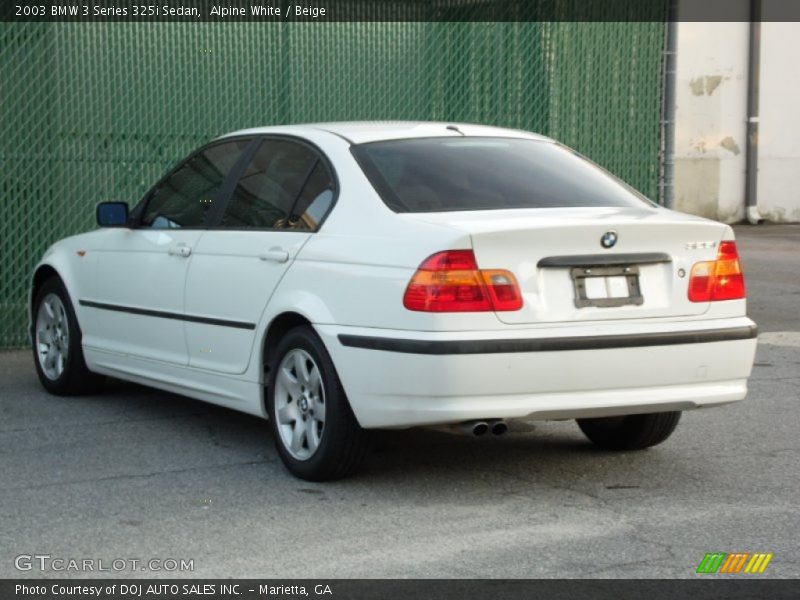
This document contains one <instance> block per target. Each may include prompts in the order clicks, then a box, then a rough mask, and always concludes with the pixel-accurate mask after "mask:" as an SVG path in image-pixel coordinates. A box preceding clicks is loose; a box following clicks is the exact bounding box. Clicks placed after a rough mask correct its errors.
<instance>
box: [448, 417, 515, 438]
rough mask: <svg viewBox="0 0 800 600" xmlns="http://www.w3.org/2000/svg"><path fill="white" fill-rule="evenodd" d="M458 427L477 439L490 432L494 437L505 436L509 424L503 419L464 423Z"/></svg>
mask: <svg viewBox="0 0 800 600" xmlns="http://www.w3.org/2000/svg"><path fill="white" fill-rule="evenodd" d="M457 427H458V429H460V430H461V431H462V432H464V433H466V434H468V435H474V436H476V437H479V436H482V435H486V434H487V433H489V432H491V433H492V435H503V434H504V433H505V432H506V431H508V423H506V422H505V421H503V419H487V420H485V421H484V420H475V421H464V422H463V423H459V424H458V426H457Z"/></svg>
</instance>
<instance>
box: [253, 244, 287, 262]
mask: <svg viewBox="0 0 800 600" xmlns="http://www.w3.org/2000/svg"><path fill="white" fill-rule="evenodd" d="M258 258H260V259H261V260H269V261H272V262H277V263H285V262H286V261H287V260H289V253H288V252H286V250H284V249H283V248H279V247H277V246H276V247H275V248H270V249H269V250H267V251H266V252H262V253H261V254H259V255H258Z"/></svg>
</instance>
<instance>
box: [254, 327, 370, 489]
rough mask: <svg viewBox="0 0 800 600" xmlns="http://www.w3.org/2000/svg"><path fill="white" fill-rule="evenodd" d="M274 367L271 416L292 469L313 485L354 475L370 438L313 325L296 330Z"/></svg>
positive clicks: (280, 450)
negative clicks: (317, 482) (353, 409)
mask: <svg viewBox="0 0 800 600" xmlns="http://www.w3.org/2000/svg"><path fill="white" fill-rule="evenodd" d="M270 364H271V365H272V367H271V368H270V374H269V381H268V387H267V411H268V412H269V418H270V423H271V427H272V433H273V436H274V437H275V445H276V447H277V450H278V454H279V455H280V457H281V460H282V461H283V463H284V464H285V465H286V467H287V468H288V469H289V470H290V471H291V472H292V473H293V474H294V475H296V476H297V477H300V478H301V479H306V480H308V481H326V480H332V479H340V478H342V477H346V476H348V475H350V474H352V473H354V472H355V471H356V469H357V468H358V466H359V465H360V463H361V461H362V460H363V458H364V456H365V455H366V452H367V450H368V445H369V442H368V433H367V432H366V431H365V430H364V429H362V428H361V427H360V426H359V424H358V422H357V421H356V418H355V415H354V414H353V411H352V409H351V408H350V403H349V402H348V401H347V396H345V393H344V390H343V389H342V384H341V382H340V381H339V377H338V375H337V374H336V369H335V368H334V366H333V362H332V361H331V358H330V356H329V355H328V352H327V350H326V349H325V346H324V345H323V343H322V340H320V339H319V337H318V336H317V334H316V332H315V331H314V330H313V329H312V328H311V327H310V326H307V325H306V326H302V327H296V328H294V329H292V330H290V331H289V332H288V333H286V335H285V336H284V337H283V339H282V340H281V341H280V342H279V343H278V345H277V348H276V349H275V352H274V355H273V356H272V357H271V360H270Z"/></svg>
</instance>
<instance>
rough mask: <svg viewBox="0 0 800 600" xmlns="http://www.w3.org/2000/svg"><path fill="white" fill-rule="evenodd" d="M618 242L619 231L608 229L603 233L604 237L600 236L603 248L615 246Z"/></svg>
mask: <svg viewBox="0 0 800 600" xmlns="http://www.w3.org/2000/svg"><path fill="white" fill-rule="evenodd" d="M616 243H617V232H616V231H606V232H605V233H604V234H603V237H601V238H600V245H601V246H603V248H613V247H614V244H616Z"/></svg>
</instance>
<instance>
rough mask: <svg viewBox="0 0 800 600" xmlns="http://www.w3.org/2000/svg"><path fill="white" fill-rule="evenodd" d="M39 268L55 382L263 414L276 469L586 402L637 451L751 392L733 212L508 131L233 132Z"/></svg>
mask: <svg viewBox="0 0 800 600" xmlns="http://www.w3.org/2000/svg"><path fill="white" fill-rule="evenodd" d="M97 220H98V223H99V225H100V228H99V229H98V230H96V231H92V232H90V233H85V234H82V235H77V236H74V237H70V238H67V239H64V240H61V241H60V242H57V243H56V244H54V245H53V246H52V247H51V248H50V249H48V250H47V252H46V253H45V255H44V257H43V258H42V260H41V262H40V263H39V264H38V265H37V266H36V269H35V271H34V274H33V279H32V288H31V303H30V310H31V334H32V337H33V340H34V358H35V362H36V369H37V371H38V374H39V378H40V379H41V381H42V384H43V385H44V386H45V387H46V388H47V389H48V390H49V391H51V392H53V393H55V394H76V393H82V392H85V391H87V390H89V389H92V388H94V387H95V386H96V385H97V383H98V381H99V379H100V378H101V377H102V376H103V375H109V376H113V377H117V378H120V379H127V380H131V381H136V382H139V383H143V384H146V385H151V386H153V387H157V388H161V389H164V390H169V391H172V392H178V393H181V394H185V395H187V396H191V397H194V398H198V399H200V400H205V401H208V402H213V403H215V404H219V405H222V406H227V407H230V408H234V409H237V410H241V411H244V412H247V413H251V414H254V415H258V416H261V417H268V418H269V420H270V423H271V427H272V433H273V436H274V438H275V442H276V446H277V449H278V452H279V454H280V456H281V458H282V459H283V461H284V463H285V464H286V466H287V467H288V468H289V470H290V471H291V472H292V473H294V474H295V475H297V476H299V477H302V478H304V479H309V480H325V479H334V478H337V477H342V476H345V475H347V474H349V473H352V472H353V471H354V470H355V468H356V467H357V465H358V463H359V461H360V460H361V458H362V457H363V456H364V454H365V452H366V449H367V446H368V433H369V430H371V429H378V428H405V427H412V426H433V425H435V426H452V427H453V429H454V430H460V431H466V432H469V433H471V434H475V435H481V434H499V433H502V432H503V431H505V428H506V420H510V419H522V418H525V419H565V418H574V419H577V421H578V425H579V426H580V428H581V429H582V430H583V432H584V433H585V434H586V435H587V436H588V438H589V439H590V440H592V441H593V442H594V443H595V444H597V445H598V446H601V447H603V448H608V449H619V450H632V449H639V448H646V447H649V446H653V445H655V444H658V443H660V442H662V441H664V440H665V439H667V437H669V435H670V434H671V433H672V431H673V430H674V429H675V426H676V425H677V423H678V419H679V417H680V414H681V411H683V410H687V409H692V408H698V407H708V406H716V405H720V404H725V403H727V402H734V401H737V400H741V399H743V398H744V397H745V394H746V391H747V377H748V376H749V374H750V370H751V368H752V364H753V358H754V353H755V347H756V339H755V338H756V327H755V324H754V323H753V322H752V321H751V320H750V319H748V318H747V317H746V316H745V287H744V278H743V275H742V270H741V266H740V263H739V257H738V254H737V251H736V244H735V242H734V240H733V231H732V230H731V228H730V227H728V226H726V225H722V224H720V223H716V222H714V221H708V220H705V219H701V218H697V217H692V216H688V215H684V214H679V213H676V212H672V211H669V210H666V209H664V208H661V207H659V206H657V205H654V204H653V203H651V202H650V201H649V200H647V199H646V198H644V197H642V196H640V195H639V194H638V193H637V192H635V191H634V190H632V189H631V188H629V187H628V186H627V185H625V184H624V183H622V182H620V181H619V180H617V179H615V178H614V177H613V176H611V175H609V174H608V173H607V172H605V171H604V170H602V169H600V168H599V167H597V166H596V165H594V164H592V163H591V162H589V161H587V160H586V159H584V158H581V157H580V156H578V155H577V154H576V153H575V152H573V151H571V150H569V149H568V148H565V147H564V146H562V145H560V144H558V143H556V142H554V141H552V140H550V139H547V138H544V137H541V136H538V135H535V134H532V133H526V132H522V131H515V130H507V129H499V128H494V127H485V126H478V125H452V124H444V123H442V124H439V123H331V124H314V125H294V126H287V127H265V128H260V129H250V130H245V131H238V132H236V133H232V134H230V135H227V136H224V137H222V138H219V139H217V140H215V141H213V142H211V143H210V144H208V145H207V146H204V147H203V148H200V149H199V150H197V151H196V152H194V153H193V154H192V155H191V156H189V157H188V158H187V159H186V160H184V161H183V162H181V163H180V164H179V165H178V166H177V167H175V168H174V169H173V170H172V171H171V172H169V173H168V174H167V175H166V176H165V177H164V178H163V179H162V180H161V181H160V182H158V183H157V184H156V185H155V186H154V187H153V188H152V189H151V190H150V191H149V192H148V193H147V194H146V195H145V197H144V198H143V199H142V200H141V202H139V203H138V204H137V205H136V206H135V207H134V208H133V209H132V210H130V212H129V211H128V206H127V205H126V204H125V203H120V202H105V203H101V204H99V205H98V207H97Z"/></svg>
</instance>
